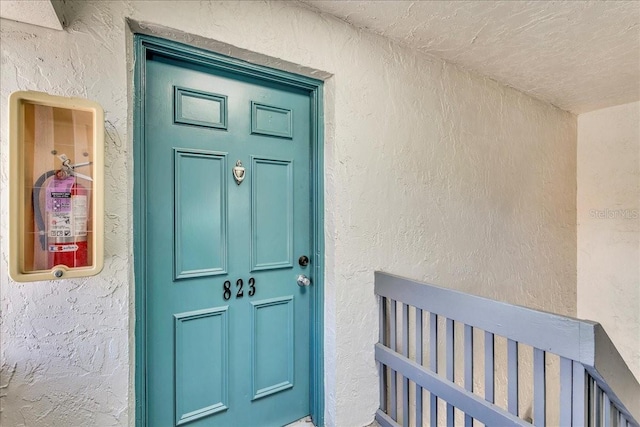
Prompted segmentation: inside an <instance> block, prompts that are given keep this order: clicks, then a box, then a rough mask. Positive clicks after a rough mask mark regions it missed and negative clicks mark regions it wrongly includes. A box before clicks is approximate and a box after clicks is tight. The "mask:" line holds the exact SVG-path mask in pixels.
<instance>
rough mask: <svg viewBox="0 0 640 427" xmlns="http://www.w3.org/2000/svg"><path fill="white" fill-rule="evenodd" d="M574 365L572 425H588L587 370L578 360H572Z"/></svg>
mask: <svg viewBox="0 0 640 427" xmlns="http://www.w3.org/2000/svg"><path fill="white" fill-rule="evenodd" d="M572 365H573V375H572V382H573V386H572V387H571V388H572V390H573V393H572V395H571V399H572V404H571V425H572V426H583V425H586V424H585V421H587V420H586V419H585V412H586V410H585V398H586V395H585V391H586V390H585V380H586V378H585V372H584V366H582V364H580V363H578V362H572Z"/></svg>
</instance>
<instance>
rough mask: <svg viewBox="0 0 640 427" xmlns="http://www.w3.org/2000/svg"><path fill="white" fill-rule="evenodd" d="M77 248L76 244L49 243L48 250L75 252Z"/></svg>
mask: <svg viewBox="0 0 640 427" xmlns="http://www.w3.org/2000/svg"><path fill="white" fill-rule="evenodd" d="M77 250H78V245H76V244H75V243H70V244H68V245H49V252H75V251H77Z"/></svg>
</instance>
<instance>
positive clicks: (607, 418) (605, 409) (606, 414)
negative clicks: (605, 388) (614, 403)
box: [602, 393, 611, 427]
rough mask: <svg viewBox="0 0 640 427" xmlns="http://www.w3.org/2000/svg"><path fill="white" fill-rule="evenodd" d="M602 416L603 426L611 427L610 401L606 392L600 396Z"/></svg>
mask: <svg viewBox="0 0 640 427" xmlns="http://www.w3.org/2000/svg"><path fill="white" fill-rule="evenodd" d="M602 398H603V400H602V417H603V418H604V424H603V425H604V427H611V401H610V400H609V396H607V393H603V396H602Z"/></svg>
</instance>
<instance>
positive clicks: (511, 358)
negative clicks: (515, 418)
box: [507, 340, 518, 415]
mask: <svg viewBox="0 0 640 427" xmlns="http://www.w3.org/2000/svg"><path fill="white" fill-rule="evenodd" d="M507 384H508V389H509V390H508V396H507V400H508V401H507V410H508V411H509V412H510V413H512V414H513V415H518V343H517V342H516V341H514V340H508V341H507Z"/></svg>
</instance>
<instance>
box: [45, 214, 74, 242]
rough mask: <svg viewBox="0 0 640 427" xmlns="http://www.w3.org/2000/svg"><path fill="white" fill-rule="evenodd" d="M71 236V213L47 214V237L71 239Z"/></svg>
mask: <svg viewBox="0 0 640 427" xmlns="http://www.w3.org/2000/svg"><path fill="white" fill-rule="evenodd" d="M72 235H73V227H72V225H71V213H70V212H49V237H71V236H72Z"/></svg>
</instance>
